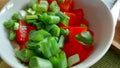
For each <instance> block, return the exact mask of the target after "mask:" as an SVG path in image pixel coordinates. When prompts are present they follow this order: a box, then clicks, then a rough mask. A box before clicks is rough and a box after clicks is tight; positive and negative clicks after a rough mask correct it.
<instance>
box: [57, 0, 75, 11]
mask: <svg viewBox="0 0 120 68" xmlns="http://www.w3.org/2000/svg"><path fill="white" fill-rule="evenodd" d="M58 5H59V6H60V9H61V11H63V12H65V11H72V10H73V7H74V2H73V0H65V2H64V3H59V2H58Z"/></svg>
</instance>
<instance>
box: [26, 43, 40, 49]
mask: <svg viewBox="0 0 120 68" xmlns="http://www.w3.org/2000/svg"><path fill="white" fill-rule="evenodd" d="M26 46H27V48H29V49H32V50H34V49H37V48H40V47H39V42H32V41H27V42H26Z"/></svg>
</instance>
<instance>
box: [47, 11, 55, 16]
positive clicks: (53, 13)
mask: <svg viewBox="0 0 120 68" xmlns="http://www.w3.org/2000/svg"><path fill="white" fill-rule="evenodd" d="M48 15H52V16H55V15H56V13H55V12H48Z"/></svg>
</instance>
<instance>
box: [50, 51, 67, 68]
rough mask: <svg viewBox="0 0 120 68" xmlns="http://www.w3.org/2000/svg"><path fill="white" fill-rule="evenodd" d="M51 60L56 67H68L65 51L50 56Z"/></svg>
mask: <svg viewBox="0 0 120 68" xmlns="http://www.w3.org/2000/svg"><path fill="white" fill-rule="evenodd" d="M49 60H50V62H51V63H52V64H53V67H54V68H67V59H66V55H65V53H64V52H63V51H61V52H60V53H58V54H56V55H55V56H52V57H50V59H49Z"/></svg>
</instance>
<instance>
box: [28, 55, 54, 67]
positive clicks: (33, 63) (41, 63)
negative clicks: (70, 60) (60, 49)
mask: <svg viewBox="0 0 120 68" xmlns="http://www.w3.org/2000/svg"><path fill="white" fill-rule="evenodd" d="M29 68H53V66H52V63H51V62H50V61H49V60H47V59H43V58H40V57H37V56H33V57H32V58H30V62H29Z"/></svg>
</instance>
